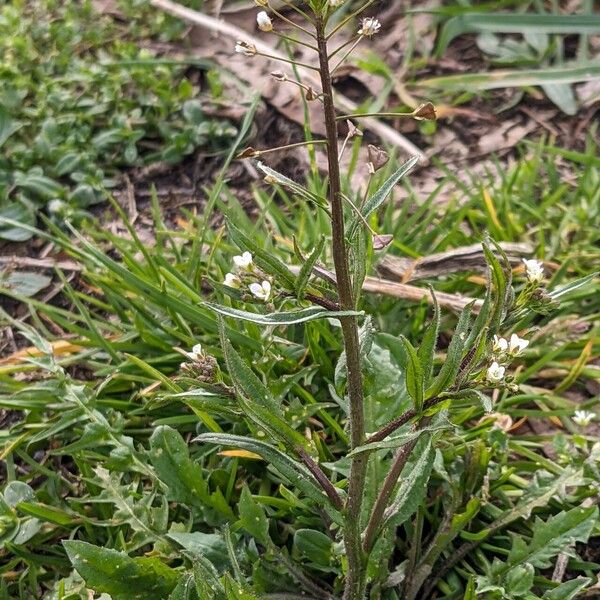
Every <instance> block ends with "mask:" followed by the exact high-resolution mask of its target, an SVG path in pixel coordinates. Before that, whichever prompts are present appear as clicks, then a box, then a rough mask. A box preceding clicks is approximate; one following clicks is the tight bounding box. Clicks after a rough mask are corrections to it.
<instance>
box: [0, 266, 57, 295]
mask: <svg viewBox="0 0 600 600" xmlns="http://www.w3.org/2000/svg"><path fill="white" fill-rule="evenodd" d="M51 283H52V277H48V276H47V275H42V274H41V273H34V272H32V271H9V272H0V290H1V289H2V288H8V289H9V290H11V291H12V292H14V293H15V294H19V295H20V296H25V297H29V296H35V295H36V294H37V293H38V292H41V291H42V290H43V289H45V288H47V287H48V286H49V285H50V284H51ZM0 293H1V291H0Z"/></svg>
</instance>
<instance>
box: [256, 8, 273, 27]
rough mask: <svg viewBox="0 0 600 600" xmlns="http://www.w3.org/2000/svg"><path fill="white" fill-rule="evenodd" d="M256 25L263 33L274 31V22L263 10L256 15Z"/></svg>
mask: <svg viewBox="0 0 600 600" xmlns="http://www.w3.org/2000/svg"><path fill="white" fill-rule="evenodd" d="M256 23H257V24H258V28H259V29H260V30H261V31H273V21H271V17H269V15H268V14H267V12H266V11H264V10H261V11H260V12H259V13H258V14H257V15H256Z"/></svg>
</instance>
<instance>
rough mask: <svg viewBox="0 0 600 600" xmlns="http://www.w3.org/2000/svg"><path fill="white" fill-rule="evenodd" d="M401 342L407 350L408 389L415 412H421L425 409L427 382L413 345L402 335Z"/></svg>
mask: <svg viewBox="0 0 600 600" xmlns="http://www.w3.org/2000/svg"><path fill="white" fill-rule="evenodd" d="M400 340H401V341H402V343H403V344H404V349H405V350H406V355H407V358H408V360H407V362H406V389H407V390H408V393H409V394H410V397H411V398H412V399H413V402H414V406H415V410H416V411H417V412H420V411H421V409H422V408H423V397H424V394H425V381H424V375H423V368H422V366H421V361H420V360H419V357H418V356H417V352H416V350H415V349H414V347H413V345H412V344H411V343H410V342H409V341H408V340H407V339H406V338H405V337H404V336H403V335H402V336H400Z"/></svg>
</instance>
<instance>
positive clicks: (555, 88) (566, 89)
mask: <svg viewBox="0 0 600 600" xmlns="http://www.w3.org/2000/svg"><path fill="white" fill-rule="evenodd" d="M542 89H543V90H544V92H545V93H546V96H548V98H550V100H552V102H554V104H556V106H558V108H560V110H562V111H563V112H564V113H565V114H566V115H571V116H573V115H575V114H577V109H578V104H577V99H576V98H575V92H574V91H573V88H572V87H571V86H570V85H569V84H567V83H546V84H544V85H543V86H542Z"/></svg>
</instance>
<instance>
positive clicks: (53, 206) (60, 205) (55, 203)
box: [48, 198, 67, 214]
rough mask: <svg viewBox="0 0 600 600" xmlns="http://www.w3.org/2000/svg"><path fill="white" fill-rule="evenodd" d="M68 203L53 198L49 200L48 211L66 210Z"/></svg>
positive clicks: (56, 212) (54, 212)
mask: <svg viewBox="0 0 600 600" xmlns="http://www.w3.org/2000/svg"><path fill="white" fill-rule="evenodd" d="M66 206H67V205H66V203H65V202H63V201H62V200H59V199H58V198H53V199H52V200H50V202H48V212H49V213H52V214H58V213H61V212H63V211H64V209H65V208H66Z"/></svg>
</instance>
